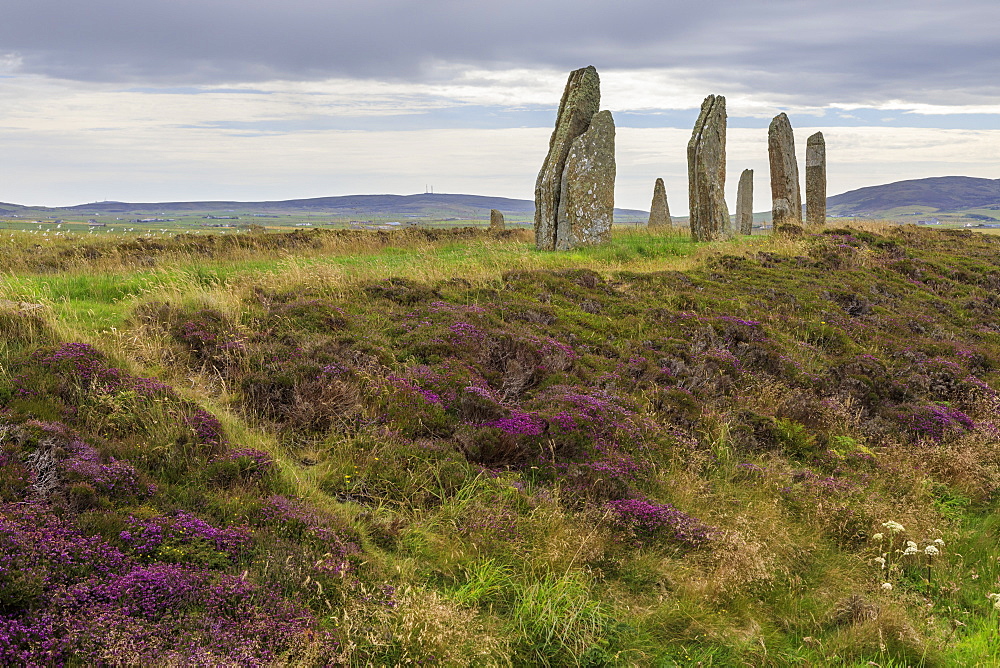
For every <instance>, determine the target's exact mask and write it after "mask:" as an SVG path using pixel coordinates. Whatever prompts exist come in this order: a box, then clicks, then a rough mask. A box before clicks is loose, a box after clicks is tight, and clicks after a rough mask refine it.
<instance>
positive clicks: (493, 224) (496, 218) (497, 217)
mask: <svg viewBox="0 0 1000 668" xmlns="http://www.w3.org/2000/svg"><path fill="white" fill-rule="evenodd" d="M504 228H505V225H504V220H503V213H501V212H500V211H497V210H496V209H490V231H491V232H503V231H504Z"/></svg>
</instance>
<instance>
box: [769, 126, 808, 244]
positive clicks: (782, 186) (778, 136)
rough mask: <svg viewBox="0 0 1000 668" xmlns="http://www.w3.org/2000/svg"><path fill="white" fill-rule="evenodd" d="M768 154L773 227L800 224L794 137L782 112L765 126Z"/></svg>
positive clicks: (800, 205)
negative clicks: (767, 126)
mask: <svg viewBox="0 0 1000 668" xmlns="http://www.w3.org/2000/svg"><path fill="white" fill-rule="evenodd" d="M767 157H768V161H769V162H770V166H771V215H772V219H773V223H774V226H775V227H777V226H778V225H782V224H786V223H792V224H801V223H802V195H801V193H800V191H799V165H798V163H797V162H796V161H795V136H794V134H793V133H792V124H791V123H790V122H789V120H788V116H786V115H785V114H784V112H782V113H780V114H778V115H777V116H775V117H774V119H773V120H772V121H771V125H770V127H769V128H768V129H767Z"/></svg>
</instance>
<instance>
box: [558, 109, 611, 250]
mask: <svg viewBox="0 0 1000 668" xmlns="http://www.w3.org/2000/svg"><path fill="white" fill-rule="evenodd" d="M614 212H615V121H614V119H613V118H612V117H611V112H610V111H599V112H597V113H596V114H594V117H593V119H592V120H591V122H590V127H589V128H588V129H587V131H586V132H584V133H583V134H582V135H580V136H579V137H577V138H576V139H575V140H574V141H573V145H572V147H571V148H570V150H569V154H568V155H567V157H566V166H565V168H564V169H563V175H562V190H561V192H560V196H559V216H558V220H557V223H556V230H557V237H556V250H568V249H570V248H575V247H576V246H585V245H591V244H598V243H602V242H604V241H607V240H608V237H609V236H610V234H611V224H612V222H613V221H614Z"/></svg>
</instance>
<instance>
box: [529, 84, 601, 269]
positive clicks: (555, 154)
mask: <svg viewBox="0 0 1000 668" xmlns="http://www.w3.org/2000/svg"><path fill="white" fill-rule="evenodd" d="M600 105H601V80H600V77H599V76H598V75H597V70H596V69H595V68H594V67H593V66H592V65H591V66H589V67H584V68H582V69H579V70H574V71H572V72H570V74H569V80H568V81H567V82H566V88H565V90H564V91H563V96H562V100H561V101H560V102H559V113H558V115H557V116H556V127H555V129H554V130H553V131H552V137H551V138H550V139H549V152H548V155H546V156H545V161H544V162H543V163H542V169H541V170H540V171H539V172H538V179H537V180H536V181H535V245H536V246H537V247H538V248H539V250H554V249H555V247H556V230H557V219H558V215H559V199H560V197H561V196H562V177H563V172H564V171H565V168H566V158H567V156H568V155H569V152H570V147H571V146H572V144H573V141H574V140H575V139H576V138H577V137H579V136H580V135H582V134H583V133H584V132H586V131H587V128H589V127H590V122H591V119H592V118H593V117H594V114H596V113H597V111H598V109H599V108H600Z"/></svg>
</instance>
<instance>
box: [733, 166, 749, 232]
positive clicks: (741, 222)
mask: <svg viewBox="0 0 1000 668" xmlns="http://www.w3.org/2000/svg"><path fill="white" fill-rule="evenodd" d="M736 229H738V230H739V231H740V234H750V233H752V232H753V170H752V169H744V170H743V173H742V174H740V185H739V186H738V187H737V189H736Z"/></svg>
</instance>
